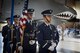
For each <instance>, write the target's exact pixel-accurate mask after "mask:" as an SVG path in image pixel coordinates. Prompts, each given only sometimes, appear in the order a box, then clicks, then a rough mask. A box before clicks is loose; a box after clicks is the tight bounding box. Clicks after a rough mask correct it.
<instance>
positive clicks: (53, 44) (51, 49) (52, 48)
mask: <svg viewBox="0 0 80 53" xmlns="http://www.w3.org/2000/svg"><path fill="white" fill-rule="evenodd" d="M55 46H56V43H54V42H53V43H52V45H51V46H50V47H49V48H48V50H50V51H54V47H55Z"/></svg>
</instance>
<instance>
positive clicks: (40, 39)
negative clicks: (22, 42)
mask: <svg viewBox="0 0 80 53" xmlns="http://www.w3.org/2000/svg"><path fill="white" fill-rule="evenodd" d="M37 40H38V43H39V44H40V47H42V48H46V49H48V48H49V47H50V46H51V44H50V43H48V42H47V41H45V40H44V32H43V30H42V28H41V27H38V31H37Z"/></svg>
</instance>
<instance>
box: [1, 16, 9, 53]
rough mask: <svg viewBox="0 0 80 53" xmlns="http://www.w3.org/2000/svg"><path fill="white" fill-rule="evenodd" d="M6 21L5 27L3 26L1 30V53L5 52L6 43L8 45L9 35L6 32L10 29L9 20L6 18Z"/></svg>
mask: <svg viewBox="0 0 80 53" xmlns="http://www.w3.org/2000/svg"><path fill="white" fill-rule="evenodd" d="M6 21H7V25H5V26H3V28H2V36H3V38H4V39H3V42H4V46H3V53H6V52H7V43H8V39H7V36H8V35H9V34H8V33H9V32H8V30H9V29H10V18H9V17H8V18H6Z"/></svg>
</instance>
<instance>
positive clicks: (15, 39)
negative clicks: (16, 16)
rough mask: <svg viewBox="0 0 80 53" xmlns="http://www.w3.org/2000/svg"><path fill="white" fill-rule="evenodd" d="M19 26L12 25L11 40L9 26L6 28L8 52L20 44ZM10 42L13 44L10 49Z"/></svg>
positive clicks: (14, 49)
mask: <svg viewBox="0 0 80 53" xmlns="http://www.w3.org/2000/svg"><path fill="white" fill-rule="evenodd" d="M19 28H20V27H19V26H16V25H13V38H12V40H11V28H10V29H9V30H8V36H7V38H8V43H7V48H8V49H7V50H8V53H11V51H12V53H14V51H16V48H17V47H18V46H21V43H20V29H19ZM10 44H13V46H12V49H11V47H10Z"/></svg>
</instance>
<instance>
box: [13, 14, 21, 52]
mask: <svg viewBox="0 0 80 53" xmlns="http://www.w3.org/2000/svg"><path fill="white" fill-rule="evenodd" d="M13 28H14V31H13V33H14V36H13V38H14V39H13V52H16V53H18V52H21V50H22V46H21V42H20V41H21V39H20V25H19V16H18V15H15V16H14V25H13Z"/></svg>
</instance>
